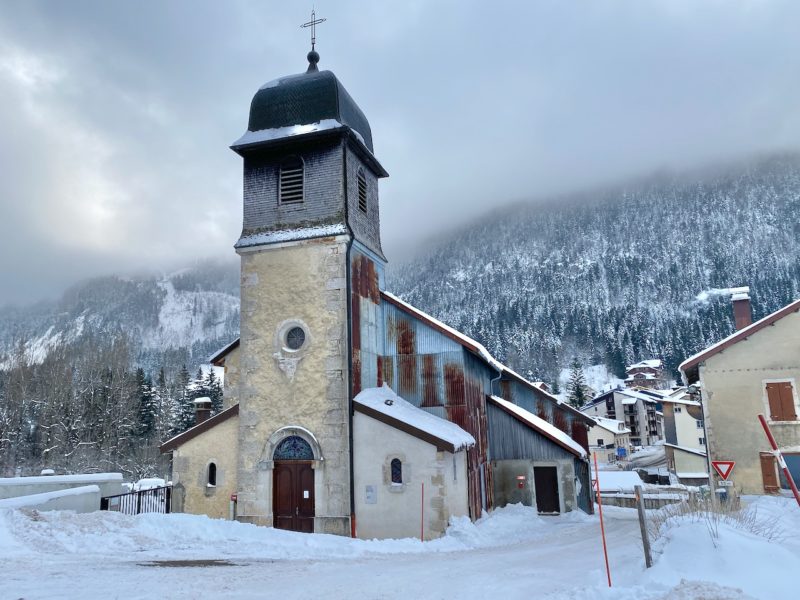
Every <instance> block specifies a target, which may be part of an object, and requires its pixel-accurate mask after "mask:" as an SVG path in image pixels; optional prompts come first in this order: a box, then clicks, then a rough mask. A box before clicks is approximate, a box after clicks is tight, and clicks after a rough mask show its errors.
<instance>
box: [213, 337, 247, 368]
mask: <svg viewBox="0 0 800 600" xmlns="http://www.w3.org/2000/svg"><path fill="white" fill-rule="evenodd" d="M237 346H239V338H238V337H237V338H236V339H235V340H233V341H232V342H231V343H230V344H226V345H225V346H223V347H222V348H220V349H219V350H217V351H216V352H214V354H212V355H211V356H210V357H209V358H208V362H209V363H211V364H214V363H216V362H217V361H218V360H220V359H221V358H223V357H224V356H226V355H227V354H228V352H230V351H231V350H233V349H234V348H236V347H237Z"/></svg>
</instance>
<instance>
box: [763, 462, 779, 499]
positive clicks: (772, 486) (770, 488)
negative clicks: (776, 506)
mask: <svg viewBox="0 0 800 600" xmlns="http://www.w3.org/2000/svg"><path fill="white" fill-rule="evenodd" d="M761 480H762V481H763V483H764V491H765V492H767V493H768V494H776V493H777V492H778V491H779V490H780V485H778V471H777V469H776V464H775V457H774V456H773V455H772V454H770V453H769V452H762V453H761Z"/></svg>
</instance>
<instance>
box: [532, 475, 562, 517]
mask: <svg viewBox="0 0 800 600" xmlns="http://www.w3.org/2000/svg"><path fill="white" fill-rule="evenodd" d="M533 482H534V485H535V486H536V508H537V509H538V511H539V512H540V513H551V514H552V513H558V512H560V511H561V503H560V502H559V501H558V471H557V469H556V468H555V467H533Z"/></svg>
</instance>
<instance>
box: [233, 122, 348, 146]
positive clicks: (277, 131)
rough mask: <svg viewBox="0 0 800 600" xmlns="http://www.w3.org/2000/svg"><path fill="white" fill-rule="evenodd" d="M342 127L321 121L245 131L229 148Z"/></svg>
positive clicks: (337, 123) (336, 123)
mask: <svg viewBox="0 0 800 600" xmlns="http://www.w3.org/2000/svg"><path fill="white" fill-rule="evenodd" d="M343 127H344V125H342V124H341V123H340V122H339V121H337V120H336V119H322V120H321V121H319V122H317V123H309V124H308V125H288V126H286V127H275V128H274V129H261V130H259V131H245V133H244V135H243V136H242V137H240V138H239V139H238V140H236V141H235V142H233V144H232V145H231V147H232V148H237V147H239V146H247V145H249V144H258V143H260V142H269V141H272V140H279V139H283V138H288V137H293V136H295V135H303V134H306V133H313V132H315V131H328V130H333V129H342V128H343Z"/></svg>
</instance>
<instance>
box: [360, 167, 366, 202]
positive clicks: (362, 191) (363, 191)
mask: <svg viewBox="0 0 800 600" xmlns="http://www.w3.org/2000/svg"><path fill="white" fill-rule="evenodd" d="M358 208H359V209H361V212H367V178H366V177H365V176H364V169H362V168H360V167H359V169H358Z"/></svg>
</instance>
